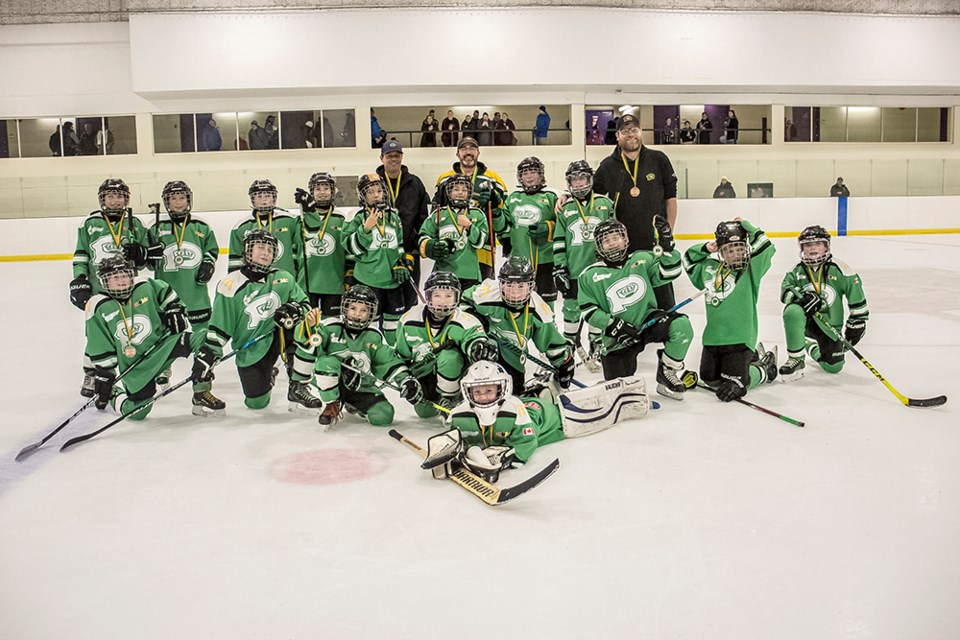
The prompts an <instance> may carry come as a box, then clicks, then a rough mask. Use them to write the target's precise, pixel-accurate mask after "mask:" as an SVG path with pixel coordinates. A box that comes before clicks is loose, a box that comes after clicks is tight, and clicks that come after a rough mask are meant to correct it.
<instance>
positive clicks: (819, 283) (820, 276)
mask: <svg viewBox="0 0 960 640" xmlns="http://www.w3.org/2000/svg"><path fill="white" fill-rule="evenodd" d="M804 268H805V269H806V270H807V276H809V278H810V282H811V284H813V288H814V289H815V290H816V291H817V295H820V289H821V288H822V283H823V265H820V266H819V267H817V278H816V280H814V278H813V271H810V267H807V266H805V267H804Z"/></svg>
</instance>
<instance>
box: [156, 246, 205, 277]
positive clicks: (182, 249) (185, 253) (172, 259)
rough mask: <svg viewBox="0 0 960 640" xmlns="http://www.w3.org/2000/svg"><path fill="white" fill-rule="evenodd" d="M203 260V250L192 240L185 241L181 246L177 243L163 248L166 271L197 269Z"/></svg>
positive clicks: (164, 268)
mask: <svg viewBox="0 0 960 640" xmlns="http://www.w3.org/2000/svg"><path fill="white" fill-rule="evenodd" d="M201 262H203V252H202V251H201V250H200V247H198V246H197V245H195V244H193V243H192V242H184V243H183V244H182V245H180V246H179V247H178V246H177V245H175V244H171V245H167V246H166V247H165V248H164V250H163V270H164V271H179V270H180V269H195V268H196V267H199V266H200V263H201Z"/></svg>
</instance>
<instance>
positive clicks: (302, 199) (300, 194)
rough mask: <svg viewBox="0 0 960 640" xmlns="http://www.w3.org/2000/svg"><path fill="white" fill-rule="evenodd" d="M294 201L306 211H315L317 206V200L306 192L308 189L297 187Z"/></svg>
mask: <svg viewBox="0 0 960 640" xmlns="http://www.w3.org/2000/svg"><path fill="white" fill-rule="evenodd" d="M293 201H294V202H296V203H297V204H298V205H300V208H301V209H303V210H304V211H314V210H315V209H316V208H317V201H316V200H314V199H313V197H312V196H311V195H310V194H309V193H307V192H306V190H304V189H301V188H300V187H297V190H296V191H295V192H294V194H293Z"/></svg>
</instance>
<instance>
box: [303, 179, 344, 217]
mask: <svg viewBox="0 0 960 640" xmlns="http://www.w3.org/2000/svg"><path fill="white" fill-rule="evenodd" d="M307 189H309V190H310V195H311V196H313V199H314V200H316V202H317V206H318V207H320V208H321V209H329V208H330V207H332V206H333V202H334V200H336V198H337V181H336V179H335V178H334V177H333V176H332V175H330V174H329V173H327V172H325V171H320V172H317V173H315V174H313V175H312V176H310V181H309V182H308V183H307Z"/></svg>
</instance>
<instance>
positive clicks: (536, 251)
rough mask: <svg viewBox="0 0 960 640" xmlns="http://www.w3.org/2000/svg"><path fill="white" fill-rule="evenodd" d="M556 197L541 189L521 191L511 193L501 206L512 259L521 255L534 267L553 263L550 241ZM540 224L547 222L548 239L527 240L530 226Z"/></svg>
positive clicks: (556, 195)
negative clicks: (528, 192)
mask: <svg viewBox="0 0 960 640" xmlns="http://www.w3.org/2000/svg"><path fill="white" fill-rule="evenodd" d="M558 197H559V194H558V193H557V192H556V191H554V190H553V189H542V190H540V191H538V192H536V193H532V194H527V193H524V192H523V191H514V192H512V193H511V194H510V195H509V196H507V200H506V202H505V203H504V207H503V211H504V215H505V216H506V232H507V234H508V235H509V236H510V242H511V243H512V247H513V250H512V253H511V254H510V255H514V256H524V257H526V258H529V259H530V262H531V263H532V264H533V268H534V269H536V268H537V267H538V266H539V265H540V264H552V263H553V242H554V227H555V225H556V215H555V214H554V212H553V209H554V207H555V206H556V204H557V198H558ZM539 222H546V223H547V225H548V227H549V228H550V233H549V234H548V236H547V237H546V238H544V239H542V240H534V239H533V238H531V237H530V227H533V226H534V225H536V224H537V223H539Z"/></svg>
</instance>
